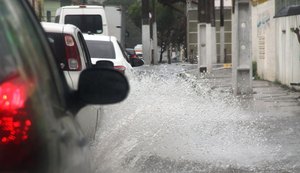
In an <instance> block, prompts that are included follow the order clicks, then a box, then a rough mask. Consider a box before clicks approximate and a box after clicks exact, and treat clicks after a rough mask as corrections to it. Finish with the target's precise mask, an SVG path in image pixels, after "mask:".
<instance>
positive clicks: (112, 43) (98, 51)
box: [84, 34, 143, 74]
mask: <svg viewBox="0 0 300 173" xmlns="http://www.w3.org/2000/svg"><path fill="white" fill-rule="evenodd" d="M84 39H85V40H86V43H87V46H88V49H89V52H90V54H91V60H92V64H96V62H97V61H99V60H108V61H111V62H113V64H114V68H115V69H116V70H118V71H119V72H121V73H123V74H126V73H127V71H130V70H132V66H131V64H130V63H129V58H128V57H127V55H126V53H125V50H124V49H123V48H122V46H121V45H120V44H119V42H118V40H117V38H116V37H114V36H103V35H93V34H84ZM136 61H138V60H136ZM142 64H143V62H141V61H139V62H136V63H135V65H136V66H140V65H142Z"/></svg>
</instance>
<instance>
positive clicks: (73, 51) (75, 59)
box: [65, 34, 81, 71]
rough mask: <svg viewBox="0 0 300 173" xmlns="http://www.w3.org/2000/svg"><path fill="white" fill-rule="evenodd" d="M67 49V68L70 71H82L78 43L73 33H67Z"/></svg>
mask: <svg viewBox="0 0 300 173" xmlns="http://www.w3.org/2000/svg"><path fill="white" fill-rule="evenodd" d="M65 43H66V44H65V49H66V59H67V64H68V65H67V69H66V70H70V71H80V70H81V60H80V55H79V52H78V49H77V44H76V42H75V40H74V38H73V36H72V35H68V34H66V35H65Z"/></svg>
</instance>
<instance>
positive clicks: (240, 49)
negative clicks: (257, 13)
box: [232, 0, 252, 95]
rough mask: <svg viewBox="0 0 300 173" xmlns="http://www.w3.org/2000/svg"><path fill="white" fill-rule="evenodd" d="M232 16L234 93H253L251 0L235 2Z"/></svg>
mask: <svg viewBox="0 0 300 173" xmlns="http://www.w3.org/2000/svg"><path fill="white" fill-rule="evenodd" d="M233 8H234V13H233V14H232V33H233V34H232V79H233V84H232V88H233V92H234V94H235V95H238V94H251V93H252V57H251V31H252V30H251V19H250V18H249V16H251V5H250V0H235V1H234V4H233Z"/></svg>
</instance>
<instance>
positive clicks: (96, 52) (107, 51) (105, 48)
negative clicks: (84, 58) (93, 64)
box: [86, 40, 116, 59]
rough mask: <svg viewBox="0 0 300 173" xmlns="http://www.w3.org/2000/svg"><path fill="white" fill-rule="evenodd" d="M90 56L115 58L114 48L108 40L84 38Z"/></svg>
mask: <svg viewBox="0 0 300 173" xmlns="http://www.w3.org/2000/svg"><path fill="white" fill-rule="evenodd" d="M86 43H87V46H88V48H89V52H90V54H91V58H107V59H115V58H116V55H115V49H114V46H113V44H112V42H110V41H94V40H86Z"/></svg>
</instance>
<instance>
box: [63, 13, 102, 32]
mask: <svg viewBox="0 0 300 173" xmlns="http://www.w3.org/2000/svg"><path fill="white" fill-rule="evenodd" d="M65 24H73V25H75V26H77V27H78V28H79V29H80V30H81V32H83V33H89V32H90V33H95V34H101V33H102V32H103V26H102V17H101V15H66V16H65Z"/></svg>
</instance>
